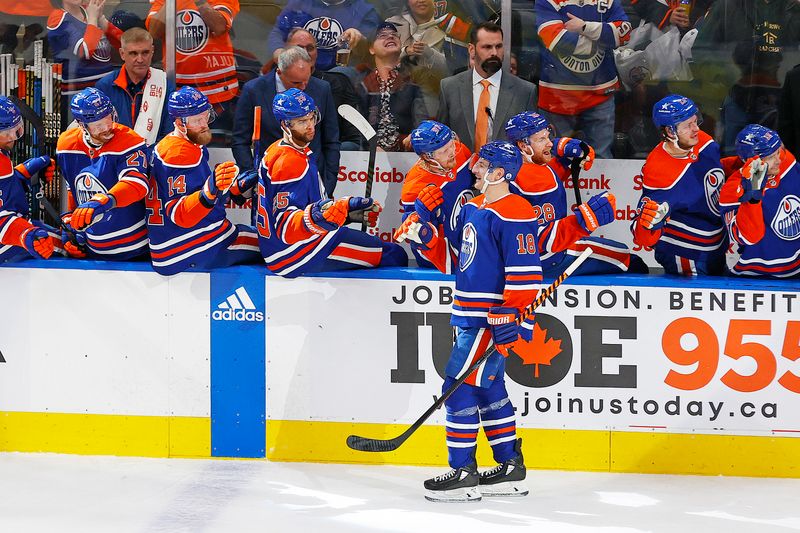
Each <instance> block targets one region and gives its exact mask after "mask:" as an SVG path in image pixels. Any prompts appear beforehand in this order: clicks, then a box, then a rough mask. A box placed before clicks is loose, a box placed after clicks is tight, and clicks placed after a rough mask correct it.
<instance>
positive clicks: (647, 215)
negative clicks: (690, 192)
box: [638, 197, 669, 230]
mask: <svg viewBox="0 0 800 533" xmlns="http://www.w3.org/2000/svg"><path fill="white" fill-rule="evenodd" d="M638 211H639V223H640V224H641V225H642V226H643V227H644V228H645V229H649V230H658V229H661V228H662V227H664V224H666V223H667V220H668V219H669V204H668V203H667V202H664V203H661V204H659V203H658V202H655V201H653V200H651V199H650V198H647V197H644V198H642V199H641V201H640V202H639V208H638Z"/></svg>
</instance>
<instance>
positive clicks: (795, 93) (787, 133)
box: [778, 65, 800, 157]
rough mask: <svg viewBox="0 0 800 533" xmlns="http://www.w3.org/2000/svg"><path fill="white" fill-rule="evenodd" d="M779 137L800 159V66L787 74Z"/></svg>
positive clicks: (779, 122)
mask: <svg viewBox="0 0 800 533" xmlns="http://www.w3.org/2000/svg"><path fill="white" fill-rule="evenodd" d="M778 135H780V136H781V140H782V141H783V145H784V146H785V147H786V149H787V150H789V151H790V152H791V153H792V154H793V155H794V156H795V157H800V65H796V66H795V67H794V68H793V69H792V70H790V71H789V72H787V73H786V79H785V81H784V82H783V92H782V94H781V103H780V112H779V114H778Z"/></svg>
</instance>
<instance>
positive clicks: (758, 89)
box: [692, 0, 800, 155]
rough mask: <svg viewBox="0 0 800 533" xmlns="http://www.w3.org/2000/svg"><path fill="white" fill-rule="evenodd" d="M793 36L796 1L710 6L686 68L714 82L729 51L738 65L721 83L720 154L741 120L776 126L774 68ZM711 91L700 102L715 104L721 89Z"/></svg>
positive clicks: (799, 15)
mask: <svg viewBox="0 0 800 533" xmlns="http://www.w3.org/2000/svg"><path fill="white" fill-rule="evenodd" d="M798 42H800V4H798V3H797V2H796V1H794V0H770V1H768V2H767V1H765V0H717V1H716V2H715V3H714V4H713V5H712V6H711V9H710V11H709V13H708V16H707V17H706V20H705V22H704V23H703V25H702V26H701V27H700V32H699V33H698V34H697V39H696V40H695V43H694V47H693V49H692V54H693V56H694V58H695V63H696V64H697V66H698V67H697V68H696V67H694V66H693V67H692V72H693V73H694V74H695V77H696V78H698V79H699V80H700V81H706V82H708V83H709V84H710V85H711V84H714V83H716V84H717V85H720V83H719V81H718V80H720V79H723V77H722V76H721V75H720V67H722V68H723V69H724V70H725V71H727V72H730V71H731V70H732V69H731V68H730V63H731V61H730V58H731V56H733V60H734V61H733V62H734V63H735V64H736V66H737V67H738V69H739V74H740V75H739V77H738V79H735V82H733V81H734V80H731V81H729V82H727V83H726V84H725V88H726V89H727V88H728V87H730V89H729V90H728V94H727V95H726V96H725V102H724V104H723V109H722V117H721V118H722V120H723V131H724V136H723V140H722V152H723V154H725V155H727V154H731V153H733V151H734V148H735V147H734V145H735V142H734V139H735V137H736V134H737V133H738V132H739V130H741V129H742V128H744V127H745V126H746V125H747V124H750V123H756V124H761V125H764V126H767V127H768V128H770V129H777V113H778V108H779V106H780V81H779V79H778V70H779V68H780V65H781V62H782V61H783V57H784V52H785V53H786V55H788V54H789V53H791V52H794V51H795V50H796V47H797V44H798ZM791 64H793V63H790V65H791ZM727 72H726V73H727ZM732 82H733V83H732ZM712 86H713V85H712ZM702 96H705V97H706V98H708V96H706V95H702ZM711 97H712V98H713V99H712V100H710V101H707V102H706V106H707V107H710V105H714V106H715V107H717V106H719V104H720V102H719V99H720V97H721V95H719V94H713V93H712V94H711Z"/></svg>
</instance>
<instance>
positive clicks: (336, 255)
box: [328, 244, 383, 267]
mask: <svg viewBox="0 0 800 533" xmlns="http://www.w3.org/2000/svg"><path fill="white" fill-rule="evenodd" d="M382 253H383V252H382V250H381V249H380V248H371V249H364V248H363V247H360V246H352V245H347V244H340V245H339V246H337V247H336V248H334V249H333V251H332V252H331V254H330V255H329V256H328V257H330V258H331V259H338V260H339V261H344V262H345V263H351V264H354V265H360V266H364V267H376V266H378V265H379V264H380V263H381V255H382Z"/></svg>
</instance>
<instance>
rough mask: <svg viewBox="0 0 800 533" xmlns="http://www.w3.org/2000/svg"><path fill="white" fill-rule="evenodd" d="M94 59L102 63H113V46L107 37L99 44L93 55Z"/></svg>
mask: <svg viewBox="0 0 800 533" xmlns="http://www.w3.org/2000/svg"><path fill="white" fill-rule="evenodd" d="M92 59H96V60H97V61H100V62H102V63H108V62H109V61H111V44H110V43H109V42H108V39H106V38H105V37H103V38H101V39H100V41H99V42H98V43H97V48H95V49H94V52H93V53H92Z"/></svg>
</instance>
